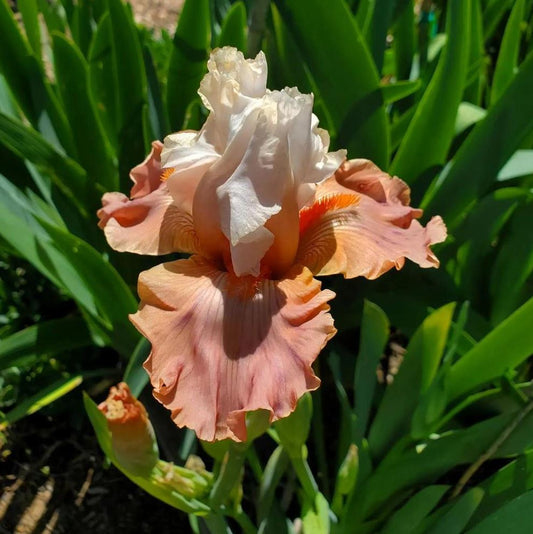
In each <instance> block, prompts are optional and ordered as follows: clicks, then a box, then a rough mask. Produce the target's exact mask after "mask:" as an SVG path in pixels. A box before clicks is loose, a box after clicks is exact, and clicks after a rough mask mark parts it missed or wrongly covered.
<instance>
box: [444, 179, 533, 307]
mask: <svg viewBox="0 0 533 534" xmlns="http://www.w3.org/2000/svg"><path fill="white" fill-rule="evenodd" d="M526 195H527V192H526V191H524V190H523V189H519V188H516V187H505V188H501V189H498V190H497V191H494V192H493V193H490V194H489V195H487V196H486V197H484V198H482V199H481V200H480V201H479V202H478V204H477V205H476V206H475V207H474V208H473V209H472V211H471V212H470V213H469V215H468V217H467V218H466V220H465V222H464V223H463V224H462V225H461V227H460V228H459V229H458V230H457V232H456V235H455V239H456V245H457V246H458V249H457V252H456V253H455V250H454V251H453V253H454V255H455V257H456V265H455V269H454V273H453V276H454V279H455V282H456V284H458V285H459V286H460V287H461V289H462V292H463V295H465V296H468V298H470V299H473V300H477V299H483V301H486V296H487V278H488V277H486V276H480V273H483V272H487V269H486V267H485V265H484V262H485V261H486V260H487V258H489V255H490V254H491V253H493V251H494V242H495V240H497V239H498V235H499V233H500V231H501V229H502V227H503V225H504V224H505V223H506V221H507V220H508V219H509V217H510V216H511V214H512V213H513V211H514V210H515V208H516V206H517V205H518V202H519V201H520V200H522V199H523V198H524V197H525V196H526ZM487 274H490V273H487Z"/></svg>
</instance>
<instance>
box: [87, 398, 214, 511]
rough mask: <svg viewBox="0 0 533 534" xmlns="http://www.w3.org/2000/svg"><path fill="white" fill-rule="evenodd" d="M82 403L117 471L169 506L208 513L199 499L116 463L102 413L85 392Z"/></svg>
mask: <svg viewBox="0 0 533 534" xmlns="http://www.w3.org/2000/svg"><path fill="white" fill-rule="evenodd" d="M83 403H84V404H85V410H86V412H87V415H88V416H89V419H90V421H91V424H92V426H93V428H94V431H95V433H96V437H97V439H98V443H99V444H100V447H101V448H102V450H103V451H104V453H105V455H106V456H107V457H108V458H109V459H110V460H111V462H112V464H113V465H114V466H115V467H116V468H117V469H118V470H119V471H122V473H124V475H126V476H127V477H128V478H129V479H130V480H131V481H132V482H133V483H134V484H137V486H139V487H141V488H142V489H143V490H145V491H146V492H147V493H149V494H150V495H152V496H153V497H155V498H156V499H159V500H160V501H163V502H164V503H166V504H168V505H169V506H172V507H174V508H177V509H178V510H182V511H184V512H187V513H191V514H197V515H206V514H207V513H209V511H210V509H209V507H208V506H207V505H205V504H204V503H202V502H200V501H199V500H197V499H192V498H191V499H189V498H187V497H185V496H183V495H181V494H180V493H178V491H176V490H172V489H171V488H170V487H169V486H167V485H161V484H157V483H156V482H155V481H154V480H152V478H150V477H147V476H137V475H134V474H132V473H131V472H129V471H127V470H126V469H124V467H123V466H122V465H121V464H119V463H118V461H117V459H116V456H115V454H114V453H113V448H112V446H111V434H110V432H109V429H108V427H107V421H106V418H105V416H104V414H102V412H100V410H99V409H98V407H97V406H96V404H95V403H94V402H93V401H92V400H91V399H90V398H89V396H88V395H87V394H86V393H84V394H83Z"/></svg>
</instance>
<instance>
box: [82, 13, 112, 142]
mask: <svg viewBox="0 0 533 534" xmlns="http://www.w3.org/2000/svg"><path fill="white" fill-rule="evenodd" d="M111 32H112V28H111V19H110V17H109V13H108V12H106V13H105V14H104V15H103V16H102V18H101V19H100V21H99V22H98V26H97V27H96V31H95V33H94V37H93V40H92V42H91V46H90V48H89V56H88V63H89V87H90V91H91V99H92V100H93V102H94V103H95V105H96V110H97V111H98V114H99V118H100V122H101V124H102V126H103V128H104V130H105V132H106V136H107V139H108V140H109V142H110V143H111V144H112V145H113V147H115V151H117V150H118V130H119V128H120V125H119V124H117V119H116V117H117V116H118V110H117V106H118V102H117V100H116V94H117V83H118V82H117V79H116V73H115V72H114V66H113V49H112V46H111Z"/></svg>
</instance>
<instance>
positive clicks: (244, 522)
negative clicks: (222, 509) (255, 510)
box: [230, 506, 257, 534]
mask: <svg viewBox="0 0 533 534" xmlns="http://www.w3.org/2000/svg"><path fill="white" fill-rule="evenodd" d="M230 517H232V518H233V519H235V521H237V523H239V526H240V527H241V531H242V532H243V533H244V534H257V528H256V527H255V525H254V524H253V523H252V521H251V519H250V518H249V517H248V515H247V514H246V512H245V511H244V510H243V509H242V508H241V507H240V506H239V509H238V510H237V511H236V512H235V513H234V514H232V515H231V516H230Z"/></svg>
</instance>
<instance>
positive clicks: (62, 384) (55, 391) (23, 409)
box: [1, 375, 83, 426]
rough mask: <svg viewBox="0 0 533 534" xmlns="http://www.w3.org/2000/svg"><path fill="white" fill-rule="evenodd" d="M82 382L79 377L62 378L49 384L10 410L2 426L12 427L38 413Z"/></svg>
mask: <svg viewBox="0 0 533 534" xmlns="http://www.w3.org/2000/svg"><path fill="white" fill-rule="evenodd" d="M82 382H83V378H82V376H81V375H77V376H73V377H66V378H62V379H61V380H57V381H56V382H54V383H52V384H50V385H49V386H47V387H46V388H44V389H42V390H41V391H39V393H36V394H35V395H32V396H31V397H28V398H27V399H25V400H24V401H23V402H21V403H20V404H18V405H17V406H16V407H15V408H13V409H12V410H10V411H9V412H8V413H7V414H6V415H5V420H4V422H3V423H1V425H2V426H3V425H4V424H8V425H12V424H13V423H15V422H16V421H19V420H20V419H22V418H23V417H26V416H27V415H31V414H32V413H35V412H37V411H39V410H40V409H41V408H44V407H45V406H48V405H49V404H51V403H52V402H54V401H55V400H57V399H59V398H61V397H63V396H64V395H66V394H67V393H70V392H71V391H72V390H73V389H75V388H77V387H78V386H79V385H80V384H81V383H82Z"/></svg>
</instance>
